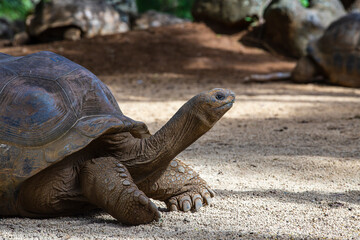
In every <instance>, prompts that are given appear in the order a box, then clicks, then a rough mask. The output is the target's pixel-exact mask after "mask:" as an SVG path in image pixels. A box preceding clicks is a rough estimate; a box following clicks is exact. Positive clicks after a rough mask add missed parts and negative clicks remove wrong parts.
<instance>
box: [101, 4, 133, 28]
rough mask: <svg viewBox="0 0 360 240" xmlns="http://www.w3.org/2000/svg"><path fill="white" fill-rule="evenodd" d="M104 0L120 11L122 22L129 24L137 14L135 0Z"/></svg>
mask: <svg viewBox="0 0 360 240" xmlns="http://www.w3.org/2000/svg"><path fill="white" fill-rule="evenodd" d="M106 2H107V3H109V4H110V5H111V6H113V7H114V8H115V10H116V11H118V12H119V13H120V17H121V20H122V21H123V22H126V23H128V24H131V23H132V21H133V20H134V19H135V18H136V16H137V15H138V9H137V5H136V0H106Z"/></svg>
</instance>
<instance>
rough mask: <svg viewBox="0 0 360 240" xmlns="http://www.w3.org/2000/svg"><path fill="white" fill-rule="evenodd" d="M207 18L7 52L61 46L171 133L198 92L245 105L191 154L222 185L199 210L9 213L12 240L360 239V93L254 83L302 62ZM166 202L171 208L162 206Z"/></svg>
mask: <svg viewBox="0 0 360 240" xmlns="http://www.w3.org/2000/svg"><path fill="white" fill-rule="evenodd" d="M240 37H241V34H238V35H231V36H225V35H216V34H215V33H213V32H212V31H210V30H209V29H208V28H207V27H206V26H204V25H202V24H192V23H189V24H185V25H177V26H171V27H164V28H158V29H151V30H147V31H133V32H129V33H124V34H119V35H113V36H106V37H97V38H93V39H85V40H81V41H78V42H54V43H50V44H39V45H29V46H20V47H6V48H0V52H4V53H8V54H12V55H24V54H29V53H32V52H37V51H41V50H48V51H53V52H56V53H59V54H61V55H64V56H66V57H68V58H69V59H71V60H73V61H75V62H77V63H79V64H81V65H83V66H85V67H87V68H88V69H90V70H91V71H93V72H94V73H95V74H97V75H98V76H99V78H100V79H102V80H103V81H104V82H105V83H107V84H108V86H109V87H110V89H111V90H112V92H113V93H114V95H115V97H116V98H117V100H118V102H119V105H120V107H121V109H122V110H123V112H124V113H125V114H126V115H127V116H130V117H132V118H134V119H136V120H140V121H144V122H145V123H147V124H148V126H149V128H150V130H151V131H152V132H155V131H156V130H157V129H159V128H160V127H161V126H162V125H163V124H164V123H165V122H166V121H167V120H168V119H169V118H170V117H171V116H172V115H173V114H174V113H175V111H176V110H177V109H178V108H179V107H180V106H181V105H182V104H183V103H184V102H185V101H186V100H187V99H189V98H190V97H191V96H193V95H195V94H196V93H198V92H200V91H204V90H208V89H211V88H213V87H225V88H230V89H232V90H233V91H234V92H235V93H236V95H237V102H236V103H235V104H234V107H233V109H231V110H230V111H229V112H228V113H227V114H226V115H225V116H224V118H223V119H222V120H220V121H219V123H218V124H217V125H216V126H215V127H214V128H213V129H212V130H211V131H210V132H209V133H207V134H206V135H205V136H203V137H202V138H201V139H199V140H198V141H197V142H196V143H194V144H193V145H192V146H190V147H189V148H188V149H187V150H185V151H184V152H183V153H181V154H180V156H179V157H180V158H182V159H184V161H185V162H187V163H188V164H190V165H192V166H194V168H195V169H196V170H197V171H198V172H200V175H201V176H202V177H203V178H204V179H205V180H206V181H208V183H209V184H210V186H212V187H213V189H214V190H215V191H216V192H217V197H216V198H215V199H214V202H213V204H212V205H211V206H210V207H205V208H203V209H202V210H201V211H200V212H197V213H181V212H162V216H163V217H162V220H161V221H160V222H156V223H155V222H154V223H151V224H148V225H143V226H137V227H124V226H122V225H120V224H118V223H116V222H115V221H114V219H113V218H112V217H111V216H109V215H108V214H106V213H101V214H95V215H85V216H79V217H63V218H55V219H19V218H5V219H0V239H1V238H2V237H3V238H4V239H8V238H40V239H79V238H89V239H119V238H121V239H264V238H265V239H269V238H270V239H304V238H306V239H323V238H328V239H351V238H352V239H358V238H360V205H359V203H360V195H359V194H360V176H359V172H360V166H359V160H360V150H359V149H360V134H359V132H360V122H359V119H360V117H359V115H360V110H359V104H360V98H359V96H360V90H358V89H349V88H342V87H335V86H320V85H313V84H307V85H299V84H293V83H291V82H283V83H267V84H255V83H250V84H244V80H243V79H244V77H245V76H247V75H249V74H251V73H268V72H274V71H290V70H291V68H292V67H293V66H294V62H293V61H290V60H288V59H285V58H279V57H275V56H272V55H270V54H268V53H266V52H264V51H263V50H259V49H255V48H249V47H245V46H243V45H242V44H241V43H239V41H238V40H239V38H240ZM157 204H158V205H159V206H163V205H162V204H161V203H159V202H157Z"/></svg>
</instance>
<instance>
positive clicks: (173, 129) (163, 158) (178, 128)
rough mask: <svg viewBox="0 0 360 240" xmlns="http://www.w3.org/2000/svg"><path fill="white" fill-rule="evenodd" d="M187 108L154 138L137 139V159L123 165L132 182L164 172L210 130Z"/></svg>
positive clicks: (199, 117)
mask: <svg viewBox="0 0 360 240" xmlns="http://www.w3.org/2000/svg"><path fill="white" fill-rule="evenodd" d="M189 104H191V102H190V103H187V104H185V105H184V106H183V107H182V108H180V109H179V111H178V112H177V113H176V114H175V115H174V116H173V117H172V118H171V119H170V121H168V122H167V123H166V124H165V125H164V126H163V127H162V128H161V129H160V130H159V131H158V132H156V133H155V135H153V136H151V137H149V138H146V139H141V142H140V146H141V147H140V148H139V149H142V150H143V152H142V154H141V156H139V158H138V159H137V160H136V161H132V162H129V163H127V164H126V165H127V167H128V168H129V171H130V172H132V176H133V177H134V179H135V181H141V180H142V179H145V178H147V177H148V176H149V175H151V174H152V173H153V172H154V171H156V170H158V169H163V168H166V167H167V166H168V164H169V162H170V161H171V160H172V159H173V158H174V157H175V156H176V155H178V154H179V153H180V152H181V151H183V150H184V149H185V148H187V147H188V146H189V145H190V144H192V143H193V142H194V141H196V140H197V139H198V138H199V137H200V136H202V135H203V134H204V133H206V132H207V131H208V130H209V129H210V128H211V126H209V125H208V124H205V123H204V119H202V118H201V115H200V114H199V113H198V112H197V111H196V109H195V108H193V107H191V106H189ZM135 169H138V170H135ZM134 170H135V171H134Z"/></svg>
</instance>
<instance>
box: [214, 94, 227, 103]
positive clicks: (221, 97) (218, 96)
mask: <svg viewBox="0 0 360 240" xmlns="http://www.w3.org/2000/svg"><path fill="white" fill-rule="evenodd" d="M215 98H216V99H217V100H220V101H222V100H224V99H225V95H224V94H223V93H217V94H216V96H215Z"/></svg>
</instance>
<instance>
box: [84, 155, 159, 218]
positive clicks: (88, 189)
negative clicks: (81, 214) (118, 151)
mask: <svg viewBox="0 0 360 240" xmlns="http://www.w3.org/2000/svg"><path fill="white" fill-rule="evenodd" d="M98 173H100V174H98ZM80 185H81V188H82V191H83V194H84V196H85V197H87V199H88V200H89V202H90V203H92V204H94V205H95V206H98V207H101V208H103V209H105V210H106V211H107V212H108V213H109V214H110V215H112V216H113V217H114V218H116V219H117V220H118V221H119V222H121V223H124V224H128V225H138V224H144V223H148V222H151V221H153V220H159V218H160V213H159V212H158V209H157V207H156V206H155V204H154V203H153V202H151V201H150V199H149V198H148V197H147V196H146V195H145V194H144V193H143V192H142V191H140V190H139V189H138V187H137V186H136V185H135V183H134V182H133V180H132V178H131V176H130V173H129V171H128V170H127V169H126V167H125V166H124V165H123V164H121V163H120V162H119V161H118V160H117V159H115V158H113V157H105V158H98V159H93V160H91V161H86V162H85V163H84V166H83V167H82V169H81V171H80Z"/></svg>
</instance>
